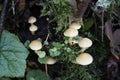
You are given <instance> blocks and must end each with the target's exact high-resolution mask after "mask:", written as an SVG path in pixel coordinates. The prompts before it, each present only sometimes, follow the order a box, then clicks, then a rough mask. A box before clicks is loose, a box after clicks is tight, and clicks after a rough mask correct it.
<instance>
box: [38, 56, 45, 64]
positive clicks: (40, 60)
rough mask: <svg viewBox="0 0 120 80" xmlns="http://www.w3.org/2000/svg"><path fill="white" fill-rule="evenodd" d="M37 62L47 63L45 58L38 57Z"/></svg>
mask: <svg viewBox="0 0 120 80" xmlns="http://www.w3.org/2000/svg"><path fill="white" fill-rule="evenodd" d="M38 61H39V63H41V64H45V63H46V62H47V57H44V58H39V57H38Z"/></svg>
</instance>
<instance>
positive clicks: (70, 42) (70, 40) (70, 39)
mask: <svg viewBox="0 0 120 80" xmlns="http://www.w3.org/2000/svg"><path fill="white" fill-rule="evenodd" d="M72 39H73V38H72V37H70V38H69V40H68V42H69V44H70V45H72Z"/></svg>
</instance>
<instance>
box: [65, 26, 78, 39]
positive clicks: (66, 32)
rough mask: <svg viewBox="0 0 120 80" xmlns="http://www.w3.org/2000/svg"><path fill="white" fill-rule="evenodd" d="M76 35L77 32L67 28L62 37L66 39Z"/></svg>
mask: <svg viewBox="0 0 120 80" xmlns="http://www.w3.org/2000/svg"><path fill="white" fill-rule="evenodd" d="M77 35H78V30H76V29H74V28H68V29H67V30H66V31H65V32H64V36H67V37H75V36H77Z"/></svg>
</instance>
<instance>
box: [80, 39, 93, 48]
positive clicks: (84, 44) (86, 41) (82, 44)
mask: <svg viewBox="0 0 120 80" xmlns="http://www.w3.org/2000/svg"><path fill="white" fill-rule="evenodd" d="M78 45H79V46H80V47H81V48H88V47H90V46H92V41H91V40H90V39H89V38H82V39H81V40H80V41H79V42H78Z"/></svg>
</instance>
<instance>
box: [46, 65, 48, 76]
mask: <svg viewBox="0 0 120 80" xmlns="http://www.w3.org/2000/svg"><path fill="white" fill-rule="evenodd" d="M45 72H46V75H48V67H47V63H46V64H45Z"/></svg>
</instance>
